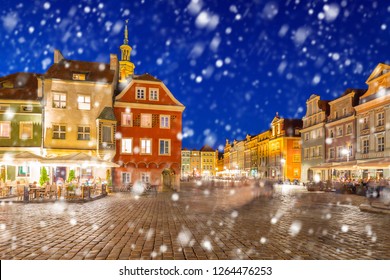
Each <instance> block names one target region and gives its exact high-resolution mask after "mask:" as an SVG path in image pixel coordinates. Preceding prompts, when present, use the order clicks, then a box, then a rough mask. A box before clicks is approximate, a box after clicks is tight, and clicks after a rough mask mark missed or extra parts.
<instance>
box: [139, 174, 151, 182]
mask: <svg viewBox="0 0 390 280" xmlns="http://www.w3.org/2000/svg"><path fill="white" fill-rule="evenodd" d="M141 182H142V183H150V173H146V172H142V173H141Z"/></svg>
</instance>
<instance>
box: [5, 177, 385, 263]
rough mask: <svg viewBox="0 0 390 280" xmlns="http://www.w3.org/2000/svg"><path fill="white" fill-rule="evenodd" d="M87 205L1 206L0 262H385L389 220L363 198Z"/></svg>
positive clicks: (198, 198) (231, 195)
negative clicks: (368, 207)
mask: <svg viewBox="0 0 390 280" xmlns="http://www.w3.org/2000/svg"><path fill="white" fill-rule="evenodd" d="M172 194H173V193H159V194H158V195H157V196H155V195H150V196H149V195H144V196H140V197H134V196H133V195H131V194H130V193H116V194H111V195H110V196H108V197H106V198H103V199H100V200H96V201H92V202H89V203H83V204H75V203H66V202H55V203H42V204H17V203H13V204H12V203H11V204H9V203H0V258H1V259H30V260H31V259H40V260H44V259H61V260H63V259H64V260H65V259H76V260H81V259H98V260H111V259H137V260H139V259H159V260H160V259H166V260H172V259H188V260H192V259H201V260H206V259H390V235H389V234H388V233H389V232H390V215H384V214H376V213H368V212H361V211H360V210H359V205H360V204H361V203H364V202H365V198H364V197H359V196H355V195H339V194H335V193H313V192H311V193H309V192H306V191H305V190H304V189H303V188H302V187H297V186H286V187H283V188H277V190H276V193H275V195H274V197H273V198H269V197H262V196H260V197H258V196H257V192H255V191H254V189H253V188H252V187H251V186H245V187H244V186H241V187H234V188H232V187H223V186H214V187H211V186H207V185H202V186H197V185H193V184H184V185H183V186H182V188H181V191H180V193H178V198H177V197H176V196H172Z"/></svg>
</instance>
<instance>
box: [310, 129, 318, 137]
mask: <svg viewBox="0 0 390 280" xmlns="http://www.w3.org/2000/svg"><path fill="white" fill-rule="evenodd" d="M310 138H311V139H316V138H317V136H316V131H315V130H312V131H311V137H310Z"/></svg>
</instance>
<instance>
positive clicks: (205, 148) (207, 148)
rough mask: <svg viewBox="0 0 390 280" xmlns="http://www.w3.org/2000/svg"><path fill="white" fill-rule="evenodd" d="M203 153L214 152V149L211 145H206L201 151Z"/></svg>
mask: <svg viewBox="0 0 390 280" xmlns="http://www.w3.org/2000/svg"><path fill="white" fill-rule="evenodd" d="M200 151H201V152H214V150H213V148H211V147H210V146H209V145H204V146H203V147H202V148H201V149H200Z"/></svg>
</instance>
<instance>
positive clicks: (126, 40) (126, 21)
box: [123, 19, 129, 45]
mask: <svg viewBox="0 0 390 280" xmlns="http://www.w3.org/2000/svg"><path fill="white" fill-rule="evenodd" d="M125 23H126V24H125V39H124V40H123V44H125V45H127V44H128V43H129V33H128V30H127V24H128V23H129V20H128V19H126V20H125Z"/></svg>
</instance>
